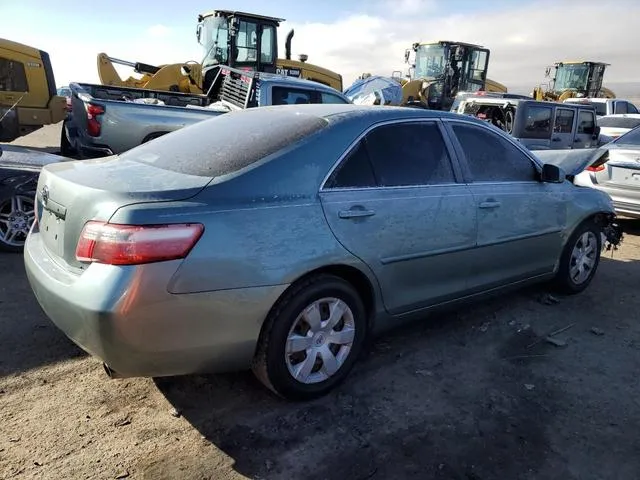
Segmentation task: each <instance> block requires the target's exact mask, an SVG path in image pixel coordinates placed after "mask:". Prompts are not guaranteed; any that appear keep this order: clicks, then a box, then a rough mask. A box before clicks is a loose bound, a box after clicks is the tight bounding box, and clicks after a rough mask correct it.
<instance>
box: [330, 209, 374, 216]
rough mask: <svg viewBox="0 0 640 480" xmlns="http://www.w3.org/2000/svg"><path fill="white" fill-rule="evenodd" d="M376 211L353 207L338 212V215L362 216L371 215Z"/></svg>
mask: <svg viewBox="0 0 640 480" xmlns="http://www.w3.org/2000/svg"><path fill="white" fill-rule="evenodd" d="M375 214H376V212H375V211H373V210H364V209H356V208H352V209H350V210H340V211H339V212H338V216H339V217H340V218H361V217H371V216H373V215H375Z"/></svg>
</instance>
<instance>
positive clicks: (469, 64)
mask: <svg viewBox="0 0 640 480" xmlns="http://www.w3.org/2000/svg"><path fill="white" fill-rule="evenodd" d="M412 52H413V54H414V58H413V62H411V63H410V60H409V59H410V56H411V53H412ZM489 55H490V50H489V49H487V48H484V47H482V46H481V45H474V44H471V43H464V42H454V41H449V40H438V41H434V42H425V43H414V44H413V45H412V47H411V49H407V50H406V51H405V62H406V63H409V64H410V68H409V75H408V78H399V77H397V76H394V78H397V79H398V80H399V81H400V83H401V84H402V94H403V98H402V104H403V105H405V106H417V107H422V108H429V109H432V110H449V109H450V108H451V105H452V104H453V101H454V99H455V97H456V95H457V94H458V93H461V92H477V91H487V92H498V93H506V92H507V87H505V86H504V85H502V84H501V83H498V82H496V81H494V80H490V79H488V78H487V69H488V67H489ZM395 73H396V72H394V74H395Z"/></svg>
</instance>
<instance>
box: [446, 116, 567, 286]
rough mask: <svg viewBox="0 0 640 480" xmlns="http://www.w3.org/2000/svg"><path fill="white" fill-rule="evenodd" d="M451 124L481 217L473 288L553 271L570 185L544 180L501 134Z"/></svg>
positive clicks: (495, 284)
mask: <svg viewBox="0 0 640 480" xmlns="http://www.w3.org/2000/svg"><path fill="white" fill-rule="evenodd" d="M446 125H447V126H448V127H449V128H450V134H451V135H452V140H453V141H454V143H455V145H456V146H457V148H458V150H459V155H458V156H459V157H460V158H462V159H464V163H463V164H462V166H463V172H464V174H465V178H466V179H467V181H468V185H469V188H470V189H471V192H472V194H473V196H474V199H475V208H476V211H477V215H478V241H477V249H476V252H475V253H476V254H475V255H474V256H473V259H472V262H471V269H472V271H471V276H470V278H469V285H468V286H469V287H470V288H472V289H473V290H474V291H482V290H486V289H490V288H494V287H497V286H500V285H505V284H509V283H513V282H517V281H520V280H524V279H527V278H531V277H535V276H537V275H542V274H547V273H550V272H552V271H553V268H554V265H555V262H556V261H557V260H558V258H559V255H560V251H561V248H562V234H561V233H562V229H563V226H564V224H565V219H566V210H567V207H566V201H567V188H568V186H570V185H569V184H568V183H565V184H550V183H542V182H540V181H539V180H538V178H539V176H538V170H537V168H536V166H535V162H534V161H533V160H532V159H531V158H530V157H529V156H528V155H527V154H526V153H525V152H524V151H523V149H521V148H519V147H518V146H516V145H515V144H514V142H513V141H512V140H511V139H509V138H505V135H503V134H501V132H497V131H494V130H493V129H489V128H486V127H484V126H481V125H476V124H471V123H469V122H464V121H461V120H448V121H447V122H446Z"/></svg>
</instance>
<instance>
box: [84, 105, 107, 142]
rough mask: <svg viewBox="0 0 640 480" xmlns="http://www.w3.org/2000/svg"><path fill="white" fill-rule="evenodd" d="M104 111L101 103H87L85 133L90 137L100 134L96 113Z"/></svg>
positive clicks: (99, 113)
mask: <svg viewBox="0 0 640 480" xmlns="http://www.w3.org/2000/svg"><path fill="white" fill-rule="evenodd" d="M103 113H104V107H102V106H101V105H94V104H93V103H89V104H87V133H88V134H89V135H91V136H92V137H99V136H100V120H98V115H102V114H103Z"/></svg>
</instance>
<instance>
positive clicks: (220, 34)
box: [97, 10, 342, 94]
mask: <svg viewBox="0 0 640 480" xmlns="http://www.w3.org/2000/svg"><path fill="white" fill-rule="evenodd" d="M283 21H284V19H282V18H274V17H265V16H262V15H256V14H253V13H245V12H236V11H231V10H215V11H213V12H210V13H205V14H202V15H199V16H198V26H197V29H196V33H197V39H198V42H199V43H200V44H201V45H202V46H203V48H204V60H203V62H202V64H200V63H198V62H186V63H175V64H168V65H159V66H154V65H148V64H145V63H141V62H130V61H127V60H120V59H118V58H113V57H110V56H108V55H107V54H106V53H100V54H99V55H98V59H97V60H98V75H99V77H100V82H101V83H102V84H103V85H112V86H121V87H134V88H147V89H151V90H169V91H176V92H184V93H198V94H200V93H204V92H206V91H207V90H208V88H209V86H210V85H211V81H212V79H213V78H215V75H216V72H217V70H218V67H219V66H220V65H228V66H230V67H234V68H240V69H244V70H256V71H261V72H267V73H269V72H270V73H277V74H281V75H286V76H290V77H296V78H304V79H307V80H314V81H316V82H320V83H323V84H325V85H328V86H330V87H333V88H335V89H336V90H339V91H342V76H341V75H339V74H338V73H336V72H332V71H331V70H327V69H326V68H322V67H320V66H318V65H313V64H310V63H307V59H308V57H307V55H304V54H302V55H300V56H299V61H296V60H291V40H292V38H293V35H294V31H293V30H291V31H290V32H289V34H288V35H287V40H286V45H285V58H284V59H281V58H277V56H278V35H277V33H278V32H277V29H278V27H279V26H280V23H281V22H283ZM114 64H119V65H125V66H128V67H132V68H133V70H134V72H135V73H138V74H140V75H141V77H140V78H135V77H129V78H127V79H126V80H123V79H122V78H121V77H120V75H119V74H118V72H117V71H116V69H115V67H114Z"/></svg>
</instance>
